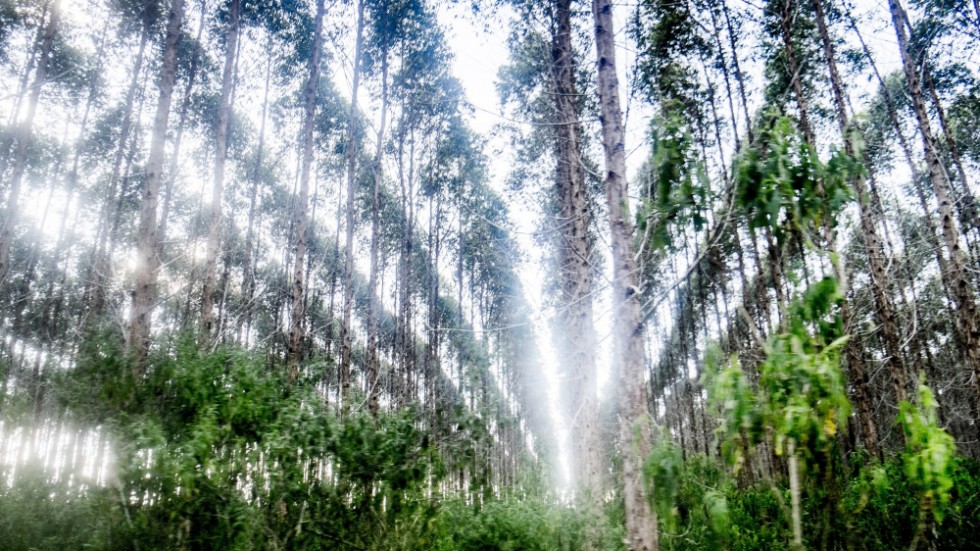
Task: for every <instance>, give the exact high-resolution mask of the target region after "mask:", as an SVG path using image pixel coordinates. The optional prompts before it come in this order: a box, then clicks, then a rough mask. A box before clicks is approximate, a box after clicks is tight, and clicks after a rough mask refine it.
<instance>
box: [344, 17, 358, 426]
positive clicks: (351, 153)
mask: <svg viewBox="0 0 980 551" xmlns="http://www.w3.org/2000/svg"><path fill="white" fill-rule="evenodd" d="M356 32H357V35H356V39H355V45H354V68H353V71H354V77H353V84H352V87H351V100H350V119H349V121H348V123H347V124H348V126H347V228H346V231H347V235H346V241H345V246H346V249H345V250H344V305H343V308H344V312H343V319H342V320H341V324H340V389H341V397H342V398H341V399H342V400H343V407H344V408H345V410H346V408H347V406H348V393H349V391H350V371H351V314H352V312H353V309H354V196H355V194H356V193H357V191H356V188H357V150H358V143H357V138H358V134H357V119H358V112H357V92H358V90H357V89H358V85H359V84H360V81H361V53H362V52H361V50H362V49H363V44H364V37H363V34H364V0H358V2H357V30H356Z"/></svg>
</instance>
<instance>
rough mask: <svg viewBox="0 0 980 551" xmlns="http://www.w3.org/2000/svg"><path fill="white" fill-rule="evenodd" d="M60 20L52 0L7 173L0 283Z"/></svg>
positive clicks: (4, 274)
mask: <svg viewBox="0 0 980 551" xmlns="http://www.w3.org/2000/svg"><path fill="white" fill-rule="evenodd" d="M60 21H61V7H60V6H59V5H58V1H57V0H56V1H55V2H54V4H52V5H51V16H50V17H49V18H48V25H47V27H46V28H45V30H44V37H43V38H42V40H41V59H39V60H38V62H37V71H36V72H35V73H34V82H33V83H32V84H31V88H30V95H29V96H28V99H27V113H26V114H25V115H24V122H23V123H21V124H20V125H19V126H20V127H19V128H18V130H17V134H18V136H17V150H16V151H15V152H14V168H13V172H12V174H11V176H10V185H9V188H10V191H9V192H8V194H7V201H6V203H7V206H6V209H4V210H5V212H4V213H3V221H2V222H0V285H6V280H7V278H8V275H9V272H10V248H11V246H12V245H13V241H14V227H16V225H17V218H18V216H17V215H18V210H19V208H18V206H17V205H18V203H19V202H20V193H21V188H22V187H23V185H22V182H23V179H24V172H25V170H26V169H27V146H28V144H30V142H31V141H32V140H33V129H34V116H35V115H36V114H37V104H38V101H39V100H40V97H41V89H42V88H43V87H44V85H45V83H47V72H48V57H49V56H50V55H51V48H52V46H53V44H54V38H55V35H56V34H57V31H58V24H59V22H60Z"/></svg>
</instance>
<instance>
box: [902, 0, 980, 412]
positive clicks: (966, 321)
mask: <svg viewBox="0 0 980 551" xmlns="http://www.w3.org/2000/svg"><path fill="white" fill-rule="evenodd" d="M888 7H889V9H890V11H891V15H892V23H893V25H894V27H895V34H896V36H897V38H898V45H899V49H900V53H901V55H902V67H903V69H904V70H905V78H906V81H907V82H908V86H909V94H910V95H911V97H912V107H913V108H914V110H915V115H916V119H917V121H918V124H919V133H920V134H921V136H922V145H923V149H924V150H925V157H926V166H927V167H928V169H929V181H930V183H931V184H932V189H933V193H934V194H935V196H936V202H937V203H938V205H939V219H940V226H941V227H942V235H943V239H944V241H945V246H946V250H947V252H948V254H949V262H948V264H947V269H948V271H949V275H948V280H949V282H950V284H951V285H950V293H951V294H952V295H953V301H954V302H955V303H956V318H957V319H956V329H957V331H956V332H955V333H956V336H957V341H958V344H959V348H960V351H961V353H963V355H964V356H965V358H966V360H967V364H968V365H969V366H970V368H971V369H972V371H973V380H974V384H975V385H976V387H977V388H976V390H977V395H978V396H980V320H978V319H977V306H976V302H975V292H974V289H973V285H972V284H971V283H970V279H969V278H968V276H967V271H966V263H965V260H964V257H963V251H962V248H961V247H960V234H959V231H958V230H957V227H956V219H955V215H954V214H953V205H952V201H951V200H950V197H949V193H948V191H947V186H946V182H945V181H944V180H945V178H944V175H943V167H942V164H941V161H940V158H939V154H938V151H937V149H936V141H935V138H934V136H933V134H932V127H931V125H930V123H929V114H928V112H927V109H926V104H925V99H924V95H923V92H922V87H921V84H920V81H919V74H918V71H917V70H916V65H915V61H914V60H913V59H912V54H911V52H910V50H909V39H908V35H907V33H906V31H905V25H904V21H905V20H906V19H907V18H906V16H905V10H904V9H903V8H902V6H901V4H900V2H899V0H888Z"/></svg>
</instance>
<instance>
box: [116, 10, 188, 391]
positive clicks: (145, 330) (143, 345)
mask: <svg viewBox="0 0 980 551" xmlns="http://www.w3.org/2000/svg"><path fill="white" fill-rule="evenodd" d="M183 19H184V0H173V3H172V4H171V5H170V15H169V17H168V19H167V34H166V37H165V38H164V48H163V64H162V66H161V68H160V81H159V90H160V96H159V98H158V101H157V109H156V114H155V116H154V118H153V139H152V141H151V143H150V156H149V159H148V160H147V163H146V177H145V179H144V182H143V200H142V202H141V204H140V224H139V240H138V244H137V261H138V263H139V264H138V268H137V272H136V288H135V289H134V290H133V300H132V307H131V312H130V321H129V343H128V344H129V351H130V353H131V354H132V357H133V374H134V376H135V377H136V378H137V379H139V378H141V377H142V375H143V368H144V362H145V360H146V356H147V354H148V353H149V350H150V329H151V325H152V319H151V316H152V314H153V303H154V302H155V301H156V292H157V289H156V287H157V277H158V275H159V274H158V273H157V271H158V270H159V268H160V255H159V242H158V239H157V195H158V194H159V192H160V177H161V173H162V172H163V157H164V146H165V145H166V140H167V124H168V122H169V117H170V101H171V99H172V98H173V91H174V82H175V81H176V79H177V45H178V42H179V39H180V26H181V22H182V21H183Z"/></svg>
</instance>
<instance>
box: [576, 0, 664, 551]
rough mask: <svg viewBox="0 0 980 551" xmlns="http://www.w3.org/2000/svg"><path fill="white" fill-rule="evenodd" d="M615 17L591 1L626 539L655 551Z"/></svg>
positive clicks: (601, 2)
mask: <svg viewBox="0 0 980 551" xmlns="http://www.w3.org/2000/svg"><path fill="white" fill-rule="evenodd" d="M612 11H613V7H612V2H611V0H593V1H592V15H593V18H594V20H595V41H596V59H597V65H598V87H599V108H600V111H599V113H600V114H599V119H600V122H601V123H602V149H603V152H604V154H605V159H606V173H605V175H604V178H605V188H606V203H607V207H608V209H609V239H610V241H611V244H612V258H613V301H614V304H615V310H614V312H615V315H614V324H615V329H614V330H615V334H616V344H615V350H616V357H615V368H616V370H617V371H618V375H619V378H618V381H619V393H618V394H619V416H620V438H621V441H620V446H621V450H622V454H623V459H622V460H623V497H624V499H625V501H626V538H627V540H628V545H629V546H630V548H631V549H633V550H634V551H654V550H657V549H659V548H660V544H659V541H658V535H657V517H656V513H655V511H654V510H653V509H652V508H651V507H650V502H649V500H648V499H647V492H646V487H645V485H644V481H643V473H642V465H643V461H644V460H645V458H646V457H647V456H648V455H649V454H650V445H651V434H650V432H651V430H650V416H649V414H648V412H647V399H646V392H647V385H646V381H645V380H644V352H643V327H642V325H641V318H640V296H641V294H640V291H639V287H638V285H639V281H638V277H637V271H636V266H635V261H634V258H633V248H632V239H633V225H632V222H631V220H630V214H629V204H628V202H627V201H628V196H627V194H626V147H625V144H624V140H623V114H622V110H621V109H620V106H619V80H618V78H617V76H616V45H615V43H614V41H613V32H614V29H613V13H612Z"/></svg>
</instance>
